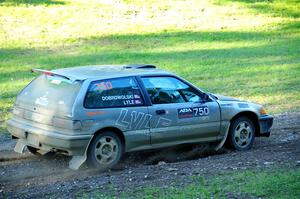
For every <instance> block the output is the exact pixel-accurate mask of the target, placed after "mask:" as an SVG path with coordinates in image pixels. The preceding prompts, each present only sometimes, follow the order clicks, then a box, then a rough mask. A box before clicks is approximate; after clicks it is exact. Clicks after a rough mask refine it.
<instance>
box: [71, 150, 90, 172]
mask: <svg viewBox="0 0 300 199" xmlns="http://www.w3.org/2000/svg"><path fill="white" fill-rule="evenodd" d="M85 161H86V153H85V154H84V155H83V156H73V157H72V159H71V160H70V162H69V168H70V169H72V170H78V169H79V168H80V166H81V165H82V164H83V163H84V162H85Z"/></svg>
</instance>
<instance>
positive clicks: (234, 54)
mask: <svg viewBox="0 0 300 199" xmlns="http://www.w3.org/2000/svg"><path fill="white" fill-rule="evenodd" d="M110 2H111V1H108V0H103V1H98V0H90V1H83V0H74V1H71V0H69V1H63V0H42V1H38V0H5V1H4V0H0V125H1V123H2V130H1V132H6V130H5V125H4V122H5V121H6V120H7V119H8V118H9V111H10V110H11V108H12V105H13V102H14V100H15V97H16V95H17V93H18V92H19V91H20V90H21V89H22V88H23V87H24V86H25V85H26V84H27V83H28V82H30V80H31V79H32V78H33V77H34V74H31V73H30V72H29V70H30V69H31V68H44V69H54V68H62V67H69V66H76V65H90V64H126V63H153V64H156V65H158V66H159V67H160V68H162V69H166V70H170V71H173V72H176V73H177V74H178V75H180V76H182V77H184V78H186V79H187V80H189V81H191V82H192V83H194V84H195V85H197V86H199V87H200V88H202V89H203V90H206V91H210V92H215V93H220V94H224V95H231V96H234V97H239V98H242V99H245V100H250V101H255V102H258V103H261V104H264V105H265V106H266V108H267V109H268V110H269V112H271V113H280V112H284V111H298V110H299V109H300V86H299V85H300V78H299V76H300V48H299V46H300V31H299V30H300V19H299V15H300V3H299V1H277V0H274V1H249V2H248V1H243V0H241V1H228V0H226V1H220V0H219V1H213V0H208V1H198V0H186V1H171V0H168V1H156V0H151V1H147V3H142V2H141V1H137V0H126V1H125V0H124V1H118V2H119V3H115V4H112V3H110Z"/></svg>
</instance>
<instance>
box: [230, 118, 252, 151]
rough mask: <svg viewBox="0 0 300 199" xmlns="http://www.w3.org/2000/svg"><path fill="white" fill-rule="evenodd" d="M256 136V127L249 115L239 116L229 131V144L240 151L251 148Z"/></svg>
mask: <svg viewBox="0 0 300 199" xmlns="http://www.w3.org/2000/svg"><path fill="white" fill-rule="evenodd" d="M254 138H255V127H254V124H253V122H252V121H251V120H250V119H249V118H247V117H239V118H237V119H236V120H234V121H233V122H232V123H231V125H230V128H229V132H228V139H227V141H228V142H227V143H228V145H229V146H230V147H231V148H233V149H235V150H238V151H246V150H249V149H251V147H252V145H253V143H254Z"/></svg>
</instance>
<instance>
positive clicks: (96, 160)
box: [87, 132, 123, 168]
mask: <svg viewBox="0 0 300 199" xmlns="http://www.w3.org/2000/svg"><path fill="white" fill-rule="evenodd" d="M122 155H123V145H122V142H121V140H120V138H119V137H118V136H117V135H116V134H115V133H113V132H104V133H101V134H99V135H97V136H96V137H95V138H94V139H93V140H92V142H91V144H90V146H89V149H88V154H87V160H88V163H89V165H90V166H93V167H96V168H111V167H113V166H115V165H116V164H118V162H119V161H120V159H121V158H122Z"/></svg>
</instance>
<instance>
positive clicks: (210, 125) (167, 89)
mask: <svg viewBox="0 0 300 199" xmlns="http://www.w3.org/2000/svg"><path fill="white" fill-rule="evenodd" d="M32 71H33V72H37V73H40V75H39V76H38V77H37V78H35V79H34V80H33V81H32V82H31V83H30V84H29V85H28V86H26V87H25V88H24V89H23V90H22V91H21V92H20V94H19V95H18V97H17V99H16V102H15V105H14V108H13V116H12V118H11V119H10V120H9V121H8V123H7V127H8V130H9V132H10V133H11V134H12V137H13V138H15V139H18V140H17V144H16V146H15V151H16V152H19V153H23V151H24V149H25V147H27V148H28V150H29V151H30V152H32V153H33V154H46V153H48V152H50V151H52V152H59V153H63V154H66V155H69V156H72V159H71V161H70V164H69V166H70V167H71V168H72V169H78V168H79V167H80V165H81V164H82V163H84V162H85V161H87V162H88V163H89V164H90V165H92V166H95V167H112V166H114V165H116V164H117V163H118V162H119V160H120V159H121V158H122V155H123V154H124V153H125V152H131V151H138V150H146V149H156V148H162V147H168V146H174V145H179V144H187V143H204V142H205V143H219V144H218V146H217V147H216V149H219V148H220V147H222V145H223V144H224V143H225V142H226V143H228V144H229V145H230V146H231V147H232V148H234V149H236V150H248V149H250V148H251V146H252V145H253V142H254V138H255V137H256V136H269V135H270V128H271V126H272V123H273V118H272V116H270V115H267V113H266V111H265V109H264V108H263V107H262V106H261V105H258V104H255V103H250V102H245V101H241V100H238V99H234V98H230V97H225V96H221V95H216V94H211V93H206V92H204V91H202V90H201V89H199V88H197V87H196V86H193V85H192V84H191V83H189V82H187V81H186V80H184V79H182V78H180V77H178V76H176V75H175V74H173V73H170V72H167V71H162V70H159V69H156V67H155V66H153V65H128V66H84V67H73V68H65V69H58V70H53V71H45V70H39V69H33V70H32Z"/></svg>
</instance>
